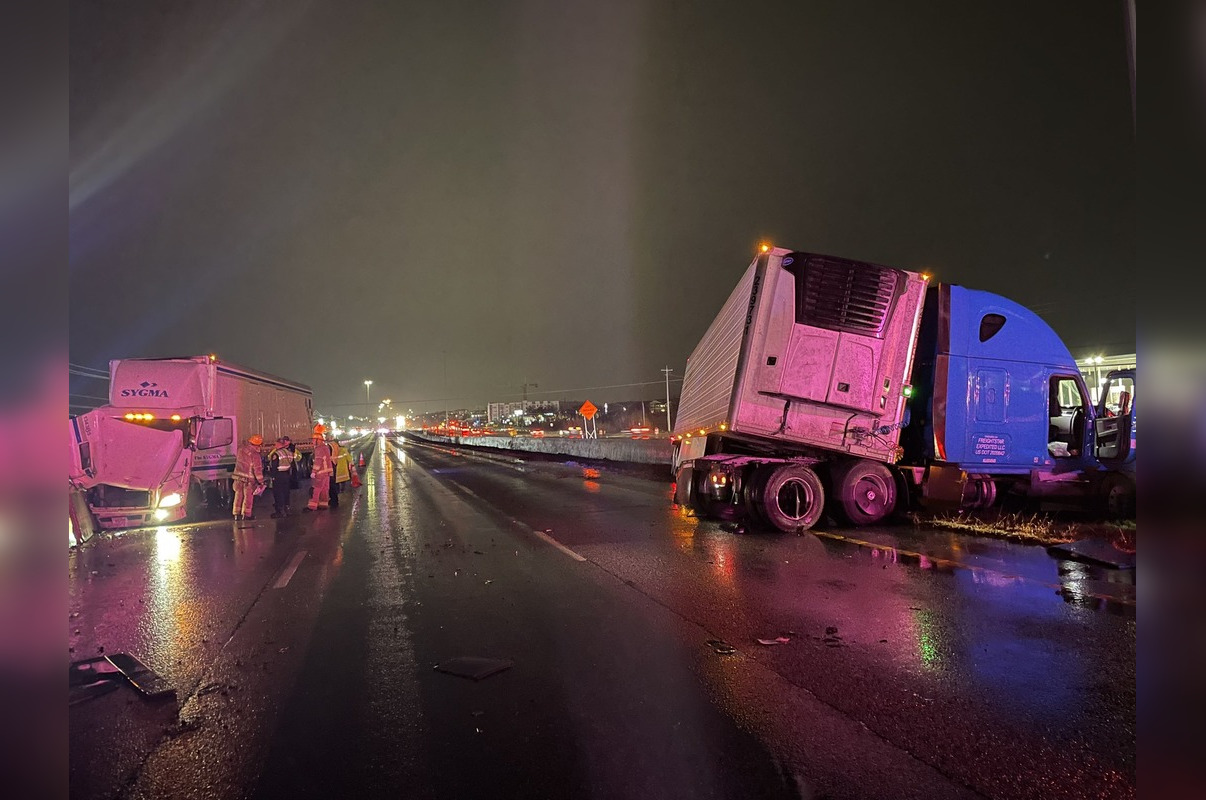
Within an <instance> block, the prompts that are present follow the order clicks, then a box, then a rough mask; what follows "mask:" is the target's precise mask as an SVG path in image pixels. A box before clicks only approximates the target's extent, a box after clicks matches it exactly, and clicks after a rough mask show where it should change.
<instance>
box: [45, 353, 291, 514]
mask: <svg viewBox="0 0 1206 800" xmlns="http://www.w3.org/2000/svg"><path fill="white" fill-rule="evenodd" d="M69 425H70V436H71V456H72V458H71V474H70V476H69V477H70V482H71V484H72V485H73V486H74V487H76V488H77V489H79V490H81V491H84V492H85V493H86V497H87V500H88V507H89V509H90V510H91V511H92V513H93V515H94V516H95V517H96V521H97V524H98V525H99V526H100V527H101V528H125V527H137V526H140V525H162V524H168V523H171V522H175V521H178V520H181V519H184V518H185V517H186V516H188V514H189V513H190V512H194V511H196V510H197V509H199V508H201V507H202V506H208V507H210V508H214V507H226V506H227V505H228V504H229V500H230V495H231V473H232V472H233V470H234V463H235V454H236V452H237V450H238V446H239V443H240V442H242V441H244V440H246V439H247V437H249V436H251V435H252V434H256V433H258V434H260V435H261V436H263V437H264V452H265V453H267V451H268V449H269V448H270V446H271V445H272V443H273V442H275V441H276V439H277V438H278V437H280V436H288V437H290V438H291V439H292V440H293V441H294V442H295V443H296V444H297V449H298V450H299V451H300V452H301V453H303V454H304V459H303V466H306V465H307V464H308V461H309V454H310V453H311V452H312V450H313V442H312V441H311V436H312V435H313V393H312V392H311V391H310V387H308V386H305V385H303V384H300V383H296V382H294V381H289V380H286V379H284V378H279V377H277V376H275V375H269V374H268V373H264V372H258V371H256V370H251V369H247V368H246V367H240V366H236V365H234V364H230V363H227V362H224V361H219V360H218V359H217V358H216V357H215V356H191V357H184V358H127V359H117V360H114V361H111V362H109V404H108V405H105V406H101V407H100V408H97V409H94V410H92V411H89V412H88V413H87V414H81V415H80V416H78V417H73V418H72V419H71V420H70V422H69Z"/></svg>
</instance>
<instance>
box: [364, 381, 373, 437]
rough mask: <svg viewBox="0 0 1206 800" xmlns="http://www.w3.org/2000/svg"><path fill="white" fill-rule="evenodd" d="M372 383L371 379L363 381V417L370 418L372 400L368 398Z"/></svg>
mask: <svg viewBox="0 0 1206 800" xmlns="http://www.w3.org/2000/svg"><path fill="white" fill-rule="evenodd" d="M372 385H373V382H372V381H365V382H364V418H365V419H371V417H370V416H369V415H370V413H371V411H372V407H373V401H372V400H371V399H369V389H370V387H371V386H372ZM370 427H371V425H370Z"/></svg>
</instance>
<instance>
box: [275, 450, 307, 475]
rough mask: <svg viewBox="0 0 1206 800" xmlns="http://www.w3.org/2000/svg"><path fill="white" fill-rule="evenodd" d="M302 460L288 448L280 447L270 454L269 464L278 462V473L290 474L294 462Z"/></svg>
mask: <svg viewBox="0 0 1206 800" xmlns="http://www.w3.org/2000/svg"><path fill="white" fill-rule="evenodd" d="M299 458H301V456H299V455H298V454H297V453H295V452H293V451H292V450H290V449H289V448H288V447H278V448H276V449H275V450H273V451H272V452H271V453H269V454H268V463H269V464H272V462H273V461H275V462H276V471H277V472H288V471H289V470H291V469H293V462H294V461H296V460H297V459H299Z"/></svg>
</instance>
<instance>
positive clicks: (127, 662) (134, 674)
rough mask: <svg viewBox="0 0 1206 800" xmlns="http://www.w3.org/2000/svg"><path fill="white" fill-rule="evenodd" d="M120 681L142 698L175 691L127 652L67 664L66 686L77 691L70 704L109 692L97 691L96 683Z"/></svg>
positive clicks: (172, 695)
mask: <svg viewBox="0 0 1206 800" xmlns="http://www.w3.org/2000/svg"><path fill="white" fill-rule="evenodd" d="M122 678H124V679H125V680H126V681H128V682H129V683H130V685H131V686H133V687H134V688H135V689H137V690H138V691H139V692H141V693H142V694H143V696H145V697H148V698H151V699H155V698H160V697H169V696H170V697H175V695H176V690H175V689H174V688H172V687H171V686H170V685H168V683H167V681H166V680H165V679H164V678H163V677H162V676H161V675H159V674H158V673H156V672H155V671H154V670H152V669H151V668H150V667H148V666H147V665H146V664H143V663H142V662H141V661H139V660H138V659H137V658H135V657H134V656H132V655H130V654H129V653H113V654H111V655H108V656H99V657H97V658H89V659H84V660H83V661H74V662H72V663H71V665H70V667H69V668H68V686H69V687H70V688H71V689H75V690H78V691H77V693H76V694H75V695H73V697H72V703H75V702H78V701H80V700H86V699H89V698H91V697H96V696H98V695H101V694H104V693H106V692H108V691H109V689H105V688H101V687H100V686H97V684H100V683H105V682H110V681H116V680H119V679H122Z"/></svg>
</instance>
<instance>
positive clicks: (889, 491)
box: [672, 247, 1135, 530]
mask: <svg viewBox="0 0 1206 800" xmlns="http://www.w3.org/2000/svg"><path fill="white" fill-rule="evenodd" d="M1134 381H1135V373H1134V370H1130V371H1124V372H1118V373H1110V375H1109V376H1108V377H1107V380H1106V383H1105V385H1104V386H1103V387H1102V389H1101V398H1100V402H1098V403H1097V404H1096V405H1095V404H1093V403H1091V402H1090V397H1091V394H1090V392H1089V391H1088V387H1087V386H1086V384H1085V380H1084V378H1083V376H1082V374H1081V372H1080V369H1079V368H1078V366H1077V364H1076V361H1075V359H1073V357H1072V355H1071V353H1070V352H1069V351H1068V348H1067V347H1066V346H1065V345H1064V343H1063V342H1062V341H1061V340H1060V338H1059V336H1058V335H1057V334H1056V333H1055V331H1054V330H1053V329H1052V328H1051V327H1050V326H1049V325H1048V324H1047V323H1046V322H1045V321H1044V320H1042V319H1041V318H1040V317H1039V316H1038V315H1037V314H1035V313H1034V312H1032V311H1030V310H1029V309H1027V308H1025V307H1024V306H1021V305H1019V304H1018V303H1015V302H1013V301H1011V300H1009V299H1007V298H1004V297H1001V296H999V295H995V294H992V293H989V292H983V291H977V290H974V289H968V288H965V287H963V286H958V285H954V284H931V282H930V279H929V277H928V276H927V275H925V274H923V273H918V272H913V271H909V270H903V269H898V268H894V267H887V266H883V265H878V264H871V263H867V262H861V261H854V260H851V259H845V258H839V257H835V256H825V255H819V254H815V253H808V252H802V251H794V250H788V249H784V248H770V247H766V248H765V249H764V250H763V251H762V252H761V253H760V254H759V255H758V256H757V257H756V258H755V259H754V262H753V263H752V264H750V266H749V267H748V268H747V270H746V272H745V274H744V275H743V276H742V278H741V280H740V281H739V282H738V285H737V287H736V288H735V289H734V290H733V292H732V294H730V296H729V299H728V300H727V301H726V303H725V305H724V306H723V307H722V308H721V310H720V313H719V314H717V316H716V318H715V319H714V320H713V322H712V324H711V326H710V327H709V328H708V330H707V332H706V333H705V334H704V337H703V339H701V341H700V342H699V344H698V345H697V346H696V348H695V350H694V351H693V352H692V354H691V357H690V358H689V359H688V361H687V368H686V370H685V372H684V377H683V390H682V396H681V400H680V405H679V409H678V416H677V418H676V419H675V424H674V430H673V432H672V433H673V435H672V439H673V441H674V442H675V458H674V471H675V481H676V483H675V485H676V494H675V497H676V501H677V502H679V503H681V504H684V505H687V506H689V507H691V508H694V509H695V510H696V511H697V512H700V513H705V514H706V513H709V511H716V510H719V508H720V507H721V506H724V505H732V506H735V507H737V509H738V510H739V511H743V512H744V513H746V514H748V515H751V516H753V517H755V518H760V519H762V520H763V521H765V522H768V523H770V524H771V525H774V526H775V527H778V528H780V529H782V530H800V529H806V528H808V527H811V525H813V524H815V522H816V521H817V520H819V519H820V517H821V515H822V513H823V510H824V508H825V507H826V504H828V507H829V508H830V509H831V510H832V511H833V512H834V515H835V516H838V517H844V518H845V519H846V520H847V521H849V522H852V523H854V524H872V523H874V522H878V521H880V520H882V519H884V518H885V517H886V516H887V515H888V514H890V513H891V512H892V511H893V510H894V509H895V508H896V507H897V505H898V504H900V503H902V502H904V500H905V498H906V497H907V498H909V499H916V500H917V501H918V502H921V503H924V504H930V505H941V504H946V505H958V506H962V507H986V506H989V505H992V504H993V503H994V502H996V501H997V499H998V495H999V494H1000V493H1001V492H1007V493H1010V494H1013V495H1023V496H1026V497H1030V498H1048V499H1062V500H1071V501H1075V502H1079V503H1090V504H1099V505H1109V506H1110V508H1111V509H1112V510H1114V511H1115V513H1125V512H1126V511H1128V510H1130V509H1133V498H1134V451H1135V445H1134V432H1135V424H1134V420H1135V400H1134V391H1135V389H1134Z"/></svg>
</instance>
